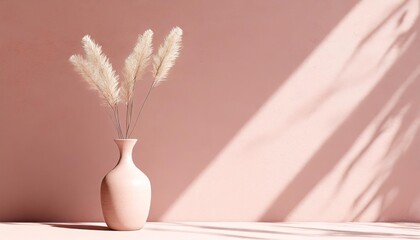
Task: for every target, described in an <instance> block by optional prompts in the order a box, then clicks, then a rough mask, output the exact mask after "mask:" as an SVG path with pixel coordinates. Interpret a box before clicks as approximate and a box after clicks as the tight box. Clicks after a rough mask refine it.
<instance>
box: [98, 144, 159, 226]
mask: <svg viewBox="0 0 420 240" xmlns="http://www.w3.org/2000/svg"><path fill="white" fill-rule="evenodd" d="M136 142H137V139H116V140H115V143H116V144H117V146H118V149H119V151H120V159H119V161H118V163H117V165H116V166H115V167H114V168H113V169H112V170H111V171H110V172H109V173H108V174H107V175H106V176H105V177H104V179H103V180H102V184H101V204H102V213H103V215H104V218H105V222H106V224H107V225H108V227H109V228H110V229H113V230H126V231H128V230H139V229H141V228H142V227H143V226H144V224H145V223H146V220H147V217H148V215H149V210H150V201H151V186H150V181H149V178H148V177H147V176H146V175H145V174H144V173H143V172H142V171H140V169H138V168H137V167H136V165H135V164H134V162H133V159H132V152H133V148H134V145H135V144H136Z"/></svg>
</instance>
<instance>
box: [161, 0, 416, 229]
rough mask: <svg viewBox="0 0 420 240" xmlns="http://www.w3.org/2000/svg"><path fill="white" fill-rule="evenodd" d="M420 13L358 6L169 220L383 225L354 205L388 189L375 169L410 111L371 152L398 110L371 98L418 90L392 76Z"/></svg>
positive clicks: (404, 6)
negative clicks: (377, 131) (380, 128)
mask: <svg viewBox="0 0 420 240" xmlns="http://www.w3.org/2000/svg"><path fill="white" fill-rule="evenodd" d="M418 13H419V11H418V2H417V1H408V2H404V1H371V0H365V1H361V2H360V3H359V4H358V5H356V6H355V7H354V8H353V10H352V11H351V12H350V13H349V14H348V15H347V16H346V17H345V18H344V19H343V20H342V21H341V22H340V23H339V24H338V25H337V26H336V28H335V29H334V30H333V31H332V32H331V33H330V34H329V35H328V36H327V37H326V38H325V40H324V41H323V42H322V43H321V44H320V45H319V46H318V48H317V49H315V50H314V51H313V53H312V54H311V55H310V56H309V57H308V58H307V59H306V60H305V62H304V63H303V64H302V65H301V66H300V67H299V68H298V69H296V71H295V72H294V74H293V75H292V76H290V78H289V79H288V80H287V82H286V84H285V85H283V86H282V87H281V88H280V89H278V91H277V92H276V93H275V94H274V95H273V96H272V97H271V98H270V99H269V101H267V102H266V104H265V105H264V106H263V107H262V108H261V109H260V110H259V112H257V113H256V114H255V116H254V117H253V118H252V119H250V120H249V122H248V123H247V124H246V125H245V127H243V128H242V129H241V131H240V132H239V133H238V134H237V135H236V136H235V138H233V139H232V140H231V142H230V143H229V144H228V145H227V146H226V147H225V149H223V150H222V151H221V152H220V154H219V155H218V156H217V157H216V158H215V159H214V161H213V162H211V164H210V165H209V166H208V167H207V168H206V169H205V170H204V171H203V172H202V173H201V174H200V175H199V176H198V177H197V178H196V179H195V180H194V181H193V183H192V184H191V185H190V186H189V187H188V188H187V189H186V190H185V191H184V192H183V194H182V195H181V196H180V197H179V198H178V199H177V200H176V201H175V202H174V203H173V204H172V206H171V207H170V209H169V210H168V211H167V212H166V213H165V214H164V216H163V217H162V218H161V220H172V219H177V220H182V219H180V218H179V216H183V217H184V218H185V219H196V220H200V219H201V220H206V221H208V220H219V221H220V220H238V219H239V220H244V219H247V220H249V221H252V220H282V219H283V220H314V219H316V220H318V221H322V220H338V221H343V220H352V219H354V218H361V219H363V220H376V218H377V215H378V211H379V210H380V206H379V205H374V204H373V205H371V206H368V208H369V209H373V211H370V212H369V211H364V209H363V207H362V206H356V207H355V206H354V204H355V203H356V205H357V202H356V201H357V200H358V198H359V197H360V193H361V192H362V191H363V190H364V189H365V188H369V191H373V192H374V191H375V189H377V188H378V187H379V185H380V184H379V185H378V186H376V185H375V184H371V183H370V182H371V181H372V179H371V178H372V177H374V176H376V175H374V174H372V171H378V173H380V171H382V170H381V169H380V168H377V167H375V166H377V164H378V163H380V162H381V161H382V160H383V159H384V156H386V154H387V153H386V152H387V151H388V149H389V148H390V145H392V139H393V138H394V137H395V135H396V134H398V132H399V130H398V129H400V128H401V126H402V122H403V121H404V117H403V116H404V114H408V113H410V111H409V110H408V108H406V109H405V110H403V111H402V112H400V113H399V114H400V115H398V114H397V115H396V117H395V120H394V121H393V122H392V123H390V124H391V127H389V128H387V129H385V130H384V131H386V133H385V134H383V135H382V136H381V139H379V140H378V141H377V142H375V144H374V145H375V146H372V148H370V146H369V145H368V142H369V141H370V140H369V139H370V138H371V135H372V134H374V133H373V132H374V130H372V129H371V128H375V126H377V125H378V124H379V123H378V122H380V121H381V119H383V117H381V114H382V115H386V111H387V109H386V107H385V108H384V109H383V107H384V106H383V105H385V106H388V105H389V104H391V105H392V104H393V103H392V101H390V102H388V101H385V100H383V97H380V96H379V97H374V98H373V99H372V96H371V95H372V93H375V94H379V95H380V94H381V93H377V91H375V90H376V89H377V88H386V89H388V88H390V89H391V90H392V91H382V92H383V93H384V94H386V96H385V98H386V99H387V98H392V97H393V96H394V97H395V98H398V97H399V96H401V95H404V93H405V89H406V88H407V87H409V85H410V84H412V83H413V82H415V81H414V80H412V81H411V82H410V83H407V85H402V86H401V88H405V89H402V90H400V92H401V93H398V91H397V92H396V93H394V91H393V87H394V86H395V85H397V86H398V81H399V79H398V78H396V77H395V76H394V77H392V78H390V77H388V75H389V74H390V72H391V73H392V71H394V70H393V68H394V67H395V66H394V65H395V64H396V63H397V62H398V61H399V60H400V59H401V58H402V57H404V54H405V53H406V51H407V48H408V47H410V46H411V45H410V44H412V43H413V39H414V37H415V35H412V34H410V33H411V32H413V26H416V24H417V21H418ZM407 34H408V35H407ZM402 36H403V37H404V39H402V38H401V37H402ZM279 67H281V66H279ZM397 72H398V71H397ZM405 72H409V69H406V68H404V69H403V70H401V71H400V72H398V73H397V74H394V75H397V76H399V75H404V74H405ZM400 73H401V74H400ZM390 79H391V80H390ZM414 79H415V78H414ZM395 81H397V83H396V82H395ZM384 83H386V84H388V85H386V86H384V87H383V86H382V85H381V84H384ZM395 94H397V95H395ZM398 94H400V95H398ZM377 98H379V100H378V99H377ZM384 101H385V103H384V104H382V102H384ZM396 101H398V100H396ZM366 104H367V105H369V108H366V107H365V106H366ZM386 104H388V105H386ZM388 108H391V109H392V106H390V107H388ZM369 109H372V110H369ZM381 109H382V110H381ZM383 111H384V113H382V112H383ZM388 111H389V110H388ZM377 114H378V116H377ZM417 126H418V125H412V126H411V127H409V128H408V129H407V131H415V130H416V129H417ZM409 129H411V130H409ZM413 138H414V137H413V136H411V139H413ZM404 139H406V138H404ZM410 141H411V140H410ZM365 146H368V147H369V150H367V151H366V155H365V156H364V157H363V159H362V161H361V163H360V164H358V166H357V168H354V169H352V171H351V173H349V177H348V178H346V179H345V183H344V184H343V185H340V184H341V181H342V177H343V176H344V175H345V169H347V168H346V167H345V166H347V167H348V166H349V164H351V161H352V159H353V158H354V156H355V155H357V154H358V153H360V151H361V149H363V148H364V147H365ZM325 149H328V151H326V150H325ZM385 159H388V158H386V157H385ZM395 159H396V158H395V157H394V158H392V159H391V158H390V159H388V160H389V161H390V163H389V164H390V165H393V163H392V162H393V161H395ZM369 174H370V175H373V176H370V175H369ZM384 180H385V179H382V180H379V182H381V181H384ZM321 182H322V184H319V183H321ZM370 185H372V186H370ZM344 187H345V188H346V191H340V188H344ZM337 189H338V190H337ZM366 201H369V200H366ZM314 203H316V205H315V204H314ZM353 210H354V212H352V211H353ZM365 210H367V209H365ZM349 211H350V212H352V214H350V215H349ZM357 211H359V212H357ZM360 211H361V212H360ZM227 213H228V214H227Z"/></svg>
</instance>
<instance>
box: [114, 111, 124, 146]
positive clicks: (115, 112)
mask: <svg viewBox="0 0 420 240" xmlns="http://www.w3.org/2000/svg"><path fill="white" fill-rule="evenodd" d="M114 116H115V119H116V121H117V129H118V136H119V138H124V135H123V133H122V131H121V124H120V117H119V112H118V105H117V104H115V105H114Z"/></svg>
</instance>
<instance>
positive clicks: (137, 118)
mask: <svg viewBox="0 0 420 240" xmlns="http://www.w3.org/2000/svg"><path fill="white" fill-rule="evenodd" d="M154 86H155V81H153V83H152V85H150V88H149V91H148V92H147V95H146V97H145V98H144V100H143V103H142V104H141V107H140V111H139V113H138V114H137V117H136V120H135V121H134V125H133V127H132V128H131V131H130V133H129V134H128V136H127V137H130V136H131V134H132V133H133V131H134V128H136V125H137V121H138V120H139V117H140V115H141V112H142V111H143V108H144V105H145V104H146V102H147V99H148V98H149V95H150V93H151V92H152V89H153V87H154Z"/></svg>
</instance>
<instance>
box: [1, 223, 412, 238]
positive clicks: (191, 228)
mask: <svg viewBox="0 0 420 240" xmlns="http://www.w3.org/2000/svg"><path fill="white" fill-rule="evenodd" d="M23 239H25V240H26V239H31V240H38V239H40V240H41V239H42V240H50V239H54V240H56V239H60V240H66V239H69V240H70V239H71V240H84V239H89V240H93V239H101V240H113V239H124V240H134V239H136V240H139V239H141V240H149V239H150V240H151V239H168V240H169V239H170V240H178V239H179V240H181V239H182V240H189V239H200V240H210V239H212V240H213V239H214V240H219V239H261V240H274V239H291V240H293V239H309V240H311V239H420V223H318V222H312V223H251V222H194V223H192V222H182V223H181V222H178V223H175V222H174V223H164V222H151V223H147V224H146V226H145V227H144V228H143V229H142V230H140V231H129V232H117V231H111V230H109V229H108V228H107V227H106V225H105V224H104V223H0V240H23Z"/></svg>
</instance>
